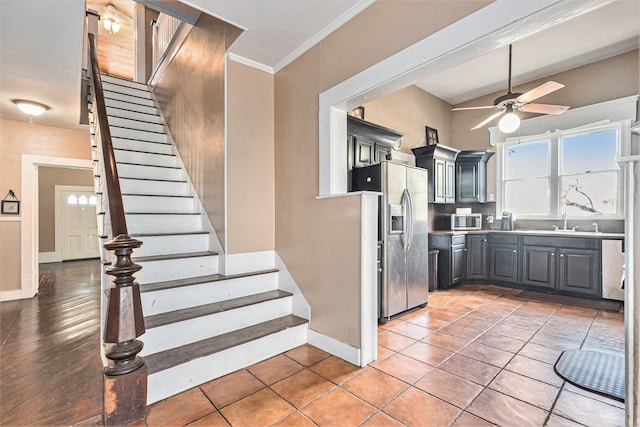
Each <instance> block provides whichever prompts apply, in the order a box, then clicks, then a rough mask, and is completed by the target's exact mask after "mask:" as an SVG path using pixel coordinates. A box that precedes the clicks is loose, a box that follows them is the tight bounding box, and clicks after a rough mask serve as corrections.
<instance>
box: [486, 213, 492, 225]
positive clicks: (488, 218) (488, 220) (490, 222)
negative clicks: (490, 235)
mask: <svg viewBox="0 0 640 427" xmlns="http://www.w3.org/2000/svg"><path fill="white" fill-rule="evenodd" d="M487 224H493V215H487Z"/></svg>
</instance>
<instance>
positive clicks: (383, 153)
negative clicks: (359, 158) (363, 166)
mask: <svg viewBox="0 0 640 427" xmlns="http://www.w3.org/2000/svg"><path fill="white" fill-rule="evenodd" d="M390 155H391V148H390V147H387V146H384V145H381V144H376V147H375V158H374V161H375V163H380V162H381V161H383V160H387V156H390Z"/></svg>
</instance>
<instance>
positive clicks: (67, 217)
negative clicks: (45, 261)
mask: <svg viewBox="0 0 640 427" xmlns="http://www.w3.org/2000/svg"><path fill="white" fill-rule="evenodd" d="M99 256H100V248H99V245H98V222H97V220H96V196H95V194H94V193H93V192H92V191H73V190H63V191H62V260H63V261H69V260H73V259H86V258H98V257H99Z"/></svg>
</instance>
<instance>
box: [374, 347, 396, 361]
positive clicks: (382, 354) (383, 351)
mask: <svg viewBox="0 0 640 427" xmlns="http://www.w3.org/2000/svg"><path fill="white" fill-rule="evenodd" d="M394 354H396V352H395V351H393V350H389V349H388V348H386V347H382V346H381V345H379V346H378V358H377V359H376V360H384V359H386V358H387V357H389V356H393V355H394Z"/></svg>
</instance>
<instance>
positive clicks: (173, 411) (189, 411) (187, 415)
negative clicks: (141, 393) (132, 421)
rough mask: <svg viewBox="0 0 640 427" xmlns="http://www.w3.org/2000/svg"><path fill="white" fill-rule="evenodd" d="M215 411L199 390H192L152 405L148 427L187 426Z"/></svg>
mask: <svg viewBox="0 0 640 427" xmlns="http://www.w3.org/2000/svg"><path fill="white" fill-rule="evenodd" d="M214 411H215V408H214V407H213V405H212V404H211V402H209V399H207V397H206V396H205V395H204V393H202V391H200V389H199V388H192V389H191V390H187V391H185V392H182V393H180V394H177V395H175V396H172V397H170V398H168V399H165V400H162V401H160V402H158V403H155V404H153V405H151V406H150V407H149V408H148V409H147V426H149V427H153V426H167V425H180V426H183V425H186V424H189V423H190V422H193V421H195V420H197V419H199V418H202V417H204V416H205V415H207V414H210V413H212V412H214Z"/></svg>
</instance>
